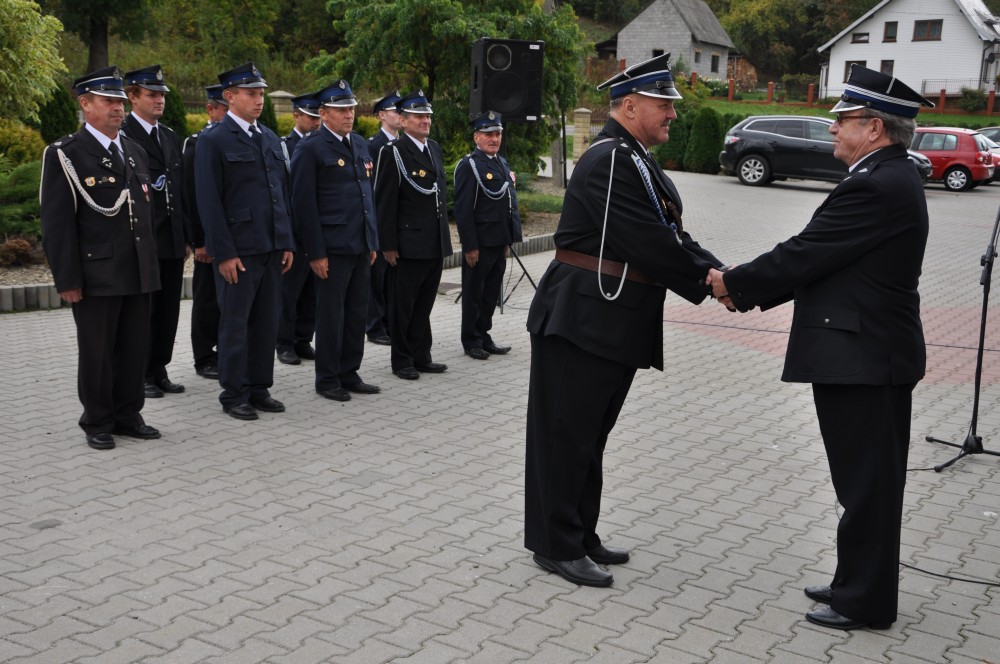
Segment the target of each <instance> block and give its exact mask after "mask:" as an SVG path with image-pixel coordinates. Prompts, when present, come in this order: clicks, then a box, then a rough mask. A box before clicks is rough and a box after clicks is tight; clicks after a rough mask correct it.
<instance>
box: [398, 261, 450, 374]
mask: <svg viewBox="0 0 1000 664" xmlns="http://www.w3.org/2000/svg"><path fill="white" fill-rule="evenodd" d="M441 269H442V262H441V259H440V258H399V259H398V260H397V261H396V267H390V268H389V273H388V279H389V311H390V314H389V322H390V324H391V326H392V327H391V328H390V330H389V336H390V337H392V348H391V353H390V357H391V363H392V370H393V371H399V370H400V369H403V368H406V367H412V366H414V365H423V364H428V363H429V362H431V344H432V343H433V339H432V337H431V309H433V308H434V300H435V299H436V298H437V289H438V286H440V285H441Z"/></svg>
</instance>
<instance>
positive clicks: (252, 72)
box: [250, 66, 260, 76]
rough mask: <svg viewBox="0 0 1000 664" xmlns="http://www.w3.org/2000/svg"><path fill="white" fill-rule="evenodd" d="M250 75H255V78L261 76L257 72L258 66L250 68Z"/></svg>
mask: <svg viewBox="0 0 1000 664" xmlns="http://www.w3.org/2000/svg"><path fill="white" fill-rule="evenodd" d="M250 73H251V74H253V75H254V76H260V72H259V71H257V67H256V66H254V67H251V68H250Z"/></svg>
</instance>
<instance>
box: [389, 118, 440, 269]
mask: <svg viewBox="0 0 1000 664" xmlns="http://www.w3.org/2000/svg"><path fill="white" fill-rule="evenodd" d="M394 147H395V148H396V149H397V150H398V151H399V155H400V157H401V158H402V162H403V168H404V169H405V171H406V174H407V175H408V176H409V179H410V180H412V181H413V182H415V183H416V184H417V185H418V186H420V187H422V188H424V189H430V188H431V187H433V186H434V183H435V182H436V183H437V186H438V193H437V196H435V195H433V194H430V195H426V194H422V193H420V192H419V191H417V190H416V189H414V188H413V187H412V186H411V185H410V183H409V182H407V180H406V179H405V178H404V177H403V174H402V173H401V172H400V170H399V168H398V166H397V164H396V158H395V156H394V154H393V148H394ZM447 187H448V184H447V179H446V176H445V170H444V156H443V154H442V153H441V146H440V145H438V144H437V143H436V142H435V141H432V140H428V141H427V149H425V150H424V151H423V152H421V151H420V150H419V148H417V146H416V144H415V143H414V142H413V141H412V140H410V138H409V137H407V136H401V137H399V138H398V139H396V140H395V141H391V142H390V143H388V144H387V145H386V146H385V147H383V148H382V150H381V153H380V156H379V166H378V177H377V178H376V181H375V213H376V215H377V216H378V231H379V246H381V248H382V251H398V252H399V255H400V257H402V258H444V257H445V256H450V255H451V253H452V249H451V231H450V230H449V229H448V209H447Z"/></svg>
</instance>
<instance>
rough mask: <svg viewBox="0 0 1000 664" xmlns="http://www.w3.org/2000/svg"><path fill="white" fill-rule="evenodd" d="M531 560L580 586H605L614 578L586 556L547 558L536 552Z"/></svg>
mask: <svg viewBox="0 0 1000 664" xmlns="http://www.w3.org/2000/svg"><path fill="white" fill-rule="evenodd" d="M532 560H534V561H535V562H536V563H538V566H539V567H542V568H544V569H547V570H549V571H550V572H555V573H556V574H558V575H559V576H561V577H562V578H564V579H566V580H567V581H571V582H573V583H575V584H577V585H581V586H594V587H595V588H607V587H608V586H610V585H611V582H612V581H614V580H615V577H614V576H613V575H612V574H611V572H605V571H604V570H603V569H601V568H600V567H598V566H597V564H596V563H595V562H594V561H593V560H591V559H590V558H588V557H587V556H584V557H583V558H578V559H576V560H549V559H548V558H545V557H543V556H540V555H538V554H537V553H536V554H535V555H534V557H533V558H532Z"/></svg>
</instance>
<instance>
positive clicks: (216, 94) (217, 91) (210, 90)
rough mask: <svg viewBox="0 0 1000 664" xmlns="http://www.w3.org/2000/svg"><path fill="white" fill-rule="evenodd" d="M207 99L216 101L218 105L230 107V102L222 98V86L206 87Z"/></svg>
mask: <svg viewBox="0 0 1000 664" xmlns="http://www.w3.org/2000/svg"><path fill="white" fill-rule="evenodd" d="M205 99H206V100H207V101H214V102H215V103H216V104H222V105H223V106H229V102H227V101H226V98H225V97H223V96H222V86H221V85H219V84H218V83H216V84H215V85H206V86H205Z"/></svg>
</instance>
